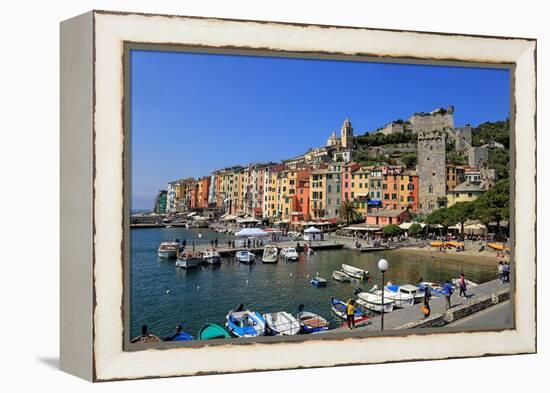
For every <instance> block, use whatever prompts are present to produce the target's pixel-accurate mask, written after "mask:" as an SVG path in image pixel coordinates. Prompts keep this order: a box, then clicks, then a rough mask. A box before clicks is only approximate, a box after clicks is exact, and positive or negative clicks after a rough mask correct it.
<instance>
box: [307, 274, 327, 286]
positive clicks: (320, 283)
mask: <svg viewBox="0 0 550 393" xmlns="http://www.w3.org/2000/svg"><path fill="white" fill-rule="evenodd" d="M311 283H312V284H313V285H315V286H316V287H326V286H327V280H325V279H324V278H322V277H319V276H315V277H313V278H312V279H311Z"/></svg>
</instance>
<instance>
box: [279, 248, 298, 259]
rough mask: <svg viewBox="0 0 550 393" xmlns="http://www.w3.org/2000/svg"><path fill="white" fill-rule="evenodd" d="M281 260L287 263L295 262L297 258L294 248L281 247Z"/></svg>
mask: <svg viewBox="0 0 550 393" xmlns="http://www.w3.org/2000/svg"><path fill="white" fill-rule="evenodd" d="M280 256H281V258H283V259H286V260H287V261H297V260H298V258H299V256H298V253H297V252H296V249H295V248H294V247H283V248H282V249H281V254H280Z"/></svg>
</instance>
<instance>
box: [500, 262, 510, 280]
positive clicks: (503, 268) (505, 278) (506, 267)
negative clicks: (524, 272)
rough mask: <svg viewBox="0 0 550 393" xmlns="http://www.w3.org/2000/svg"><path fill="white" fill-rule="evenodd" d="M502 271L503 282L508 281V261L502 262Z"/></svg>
mask: <svg viewBox="0 0 550 393" xmlns="http://www.w3.org/2000/svg"><path fill="white" fill-rule="evenodd" d="M502 272H503V275H504V280H503V282H510V262H504V265H503V266H502Z"/></svg>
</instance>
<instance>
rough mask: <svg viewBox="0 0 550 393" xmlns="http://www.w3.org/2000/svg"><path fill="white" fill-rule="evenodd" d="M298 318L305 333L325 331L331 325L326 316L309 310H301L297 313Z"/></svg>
mask: <svg viewBox="0 0 550 393" xmlns="http://www.w3.org/2000/svg"><path fill="white" fill-rule="evenodd" d="M296 319H297V320H298V322H299V323H300V327H301V330H302V332H303V333H309V334H314V333H323V332H326V331H327V330H328V327H329V323H328V321H327V320H326V319H325V318H323V317H322V316H320V315H317V314H315V313H312V312H309V311H303V310H302V311H300V312H299V313H298V314H296Z"/></svg>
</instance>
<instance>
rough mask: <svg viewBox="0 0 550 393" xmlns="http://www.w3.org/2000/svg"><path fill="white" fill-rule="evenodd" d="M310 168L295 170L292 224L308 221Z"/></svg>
mask: <svg viewBox="0 0 550 393" xmlns="http://www.w3.org/2000/svg"><path fill="white" fill-rule="evenodd" d="M310 175H311V169H310V168H298V169H297V170H296V192H295V195H294V202H293V211H292V218H291V220H292V222H298V221H309V176H310Z"/></svg>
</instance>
